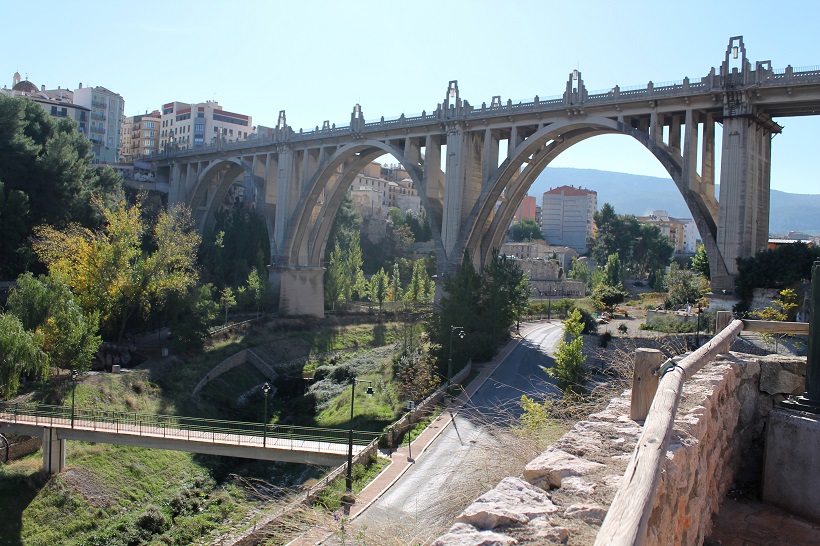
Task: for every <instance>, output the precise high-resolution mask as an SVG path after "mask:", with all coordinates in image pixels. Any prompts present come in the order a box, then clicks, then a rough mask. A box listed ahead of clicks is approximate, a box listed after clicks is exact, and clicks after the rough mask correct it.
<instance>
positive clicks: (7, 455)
mask: <svg viewBox="0 0 820 546" xmlns="http://www.w3.org/2000/svg"><path fill="white" fill-rule="evenodd" d="M42 445H43V439H42V438H41V437H40V436H32V437H31V438H28V439H26V440H20V441H17V442H14V443H12V444H11V445H10V446H9V447H8V448H7V447H6V446H5V442H3V443H2V445H0V462H6V460H9V461H13V460H15V459H19V458H20V457H25V456H26V455H31V454H32V453H34V452H35V451H37V450H38V449H40V447H42ZM6 450H8V452H6Z"/></svg>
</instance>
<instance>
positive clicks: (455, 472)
mask: <svg viewBox="0 0 820 546" xmlns="http://www.w3.org/2000/svg"><path fill="white" fill-rule="evenodd" d="M562 335H563V324H561V323H560V322H556V323H551V324H546V325H544V326H540V327H537V328H536V329H535V330H533V331H531V332H530V333H529V334H527V336H526V338H525V339H524V340H522V341H521V342H520V343H519V344H518V346H517V347H516V348H515V349H514V350H513V351H512V352H511V353H510V354H509V355H508V356H507V358H506V359H505V360H504V361H503V362H502V363H501V364H500V365H499V366H498V368H497V369H496V370H495V372H494V373H493V374H492V375H491V376H490V377H489V378H488V379H487V381H486V382H485V383H484V384H483V385H482V386H481V388H480V389H479V390H478V391H477V392H476V393H475V394H474V395H473V397H472V400H471V404H468V405H467V406H465V407H464V408H463V409H461V410H459V412H458V413H457V414H456V416H455V419H454V421H453V422H452V423H450V424H448V425H447V426H446V427H445V430H444V431H443V432H442V433H441V434H440V435H439V437H438V438H437V439H436V440H435V441H434V442H433V443H432V444H431V445H430V446H429V448H428V449H427V451H425V452H424V454H423V455H422V456H421V457H420V458H419V459H418V461H417V463H416V464H415V465H413V467H411V468H410V469H409V470H408V471H407V472H406V473H405V474H404V475H403V476H402V477H401V478H400V479H399V480H398V481H397V482H396V483H395V484H394V485H393V486H392V487H391V488H390V489H388V490H387V491H386V492H385V493H384V494H383V495H382V497H381V498H379V499H378V500H377V501H375V502H374V503H373V504H372V505H371V506H370V507H369V508H368V509H367V510H366V511H365V512H363V513H362V514H361V515H359V516H358V517H357V518H356V520H355V521H354V522H353V525H354V527H355V528H357V529H359V530H363V531H364V533H365V534H366V535H367V536H369V537H371V538H374V537H375V538H376V539H377V540H378V537H380V536H381V537H383V538H389V537H393V538H394V540H395V537H398V536H401V537H402V542H404V543H407V542H411V541H413V542H415V541H419V542H427V541H429V540H432V539H433V538H435V537H436V536H438V535H440V534H441V533H442V532H444V531H446V530H447V529H448V528H449V527H450V525H451V524H452V520H453V518H454V517H455V516H456V515H457V514H458V513H459V512H460V511H461V510H462V509H463V507H464V506H465V505H466V504H468V503H470V502H472V501H473V500H474V499H475V497H476V496H477V495H479V494H481V493H482V492H484V491H486V490H487V489H489V488H492V487H494V486H495V485H496V483H497V482H498V480H499V479H500V477H501V476H498V472H497V471H496V472H494V470H497V469H499V468H501V467H503V466H505V464H504V463H507V466H508V465H509V463H510V461H514V460H516V459H517V458H519V457H520V456H522V455H524V456H526V460H522V468H523V464H525V463H526V462H528V461H529V460H530V459H531V458H532V457H530V456H529V454H527V453H510V451H511V450H515V447H514V446H511V445H510V444H509V441H508V440H509V439H507V441H504V444H503V446H502V444H501V443H500V440H499V439H498V438H497V436H498V434H499V432H498V430H497V429H495V428H494V427H493V426H492V425H491V423H492V422H495V421H499V420H500V421H504V420H506V418H508V416H509V415H510V414H511V413H512V414H516V415H517V414H519V413H520V409H519V407H518V401H519V400H520V398H521V395H522V394H527V395H528V396H530V397H534V398H536V399H542V398H543V397H544V396H545V395H546V394H548V393H555V392H557V390H556V389H555V387H554V386H553V385H552V383H551V381H552V380H551V379H549V378H548V376H547V374H546V372H545V369H546V368H548V367H550V366H552V365H553V364H554V361H553V359H552V351H553V349H554V347H555V346H556V345H557V344H558V342H559V341H560V339H561V337H562ZM516 455H519V457H516ZM533 456H534V455H533ZM499 459H507V460H506V461H505V460H501V461H499ZM513 472H516V471H513ZM519 472H520V470H519ZM503 475H507V474H503Z"/></svg>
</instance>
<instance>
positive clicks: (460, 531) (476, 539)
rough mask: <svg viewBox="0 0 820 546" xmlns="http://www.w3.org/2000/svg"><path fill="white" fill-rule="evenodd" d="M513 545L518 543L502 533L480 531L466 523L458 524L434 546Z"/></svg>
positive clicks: (434, 543) (438, 539) (437, 540)
mask: <svg viewBox="0 0 820 546" xmlns="http://www.w3.org/2000/svg"><path fill="white" fill-rule="evenodd" d="M512 544H518V541H517V540H515V539H514V538H512V537H508V536H506V535H502V534H500V533H494V532H492V531H479V530H478V529H476V528H475V527H473V526H472V525H468V524H466V523H456V524H455V525H453V526H452V527H451V528H450V530H449V531H448V532H447V534H446V535H443V536H441V537H439V538H437V539H436V541H435V542H433V546H508V545H512Z"/></svg>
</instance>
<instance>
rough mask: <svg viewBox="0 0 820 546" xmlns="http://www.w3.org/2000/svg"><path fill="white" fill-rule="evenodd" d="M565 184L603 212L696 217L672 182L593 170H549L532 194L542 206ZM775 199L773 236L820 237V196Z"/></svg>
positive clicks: (784, 194) (777, 196)
mask: <svg viewBox="0 0 820 546" xmlns="http://www.w3.org/2000/svg"><path fill="white" fill-rule="evenodd" d="M564 184H567V185H575V186H579V185H580V186H583V187H585V188H589V189H591V190H595V191H597V192H598V207H599V208H600V206H601V205H602V204H604V203H611V204H612V206H613V207H615V210H616V211H617V212H618V213H621V214H635V215H645V214H648V213H649V212H651V211H652V210H665V211H667V212H669V214H670V215H671V216H679V217H684V218H688V217H691V216H692V215H691V213H690V212H689V209H688V208H687V207H686V203H684V201H683V197H681V195H680V193H679V192H678V190H677V188H676V187H675V184H674V183H673V182H672V180H671V179H669V178H657V177H654V176H639V175H634V174H625V173H616V172H608V171H596V170H591V169H566V168H547V169H546V171H545V172H544V173H542V174H541V176H539V177H538V179H537V180H536V181H535V184H533V185H532V187H531V188H530V191H529V194H530V195H533V196H535V197H536V199H537V200H538V203H539V204H540V203H541V195H542V194H543V193H544V192H545V191H547V190H548V189H550V188H554V187H556V186H562V185H564ZM718 191H719V189H718ZM771 199H772V201H771V218H770V221H769V233H778V234H782V233H788V232H789V231H803V232H806V233H810V234H814V235H817V234H820V195H803V194H796V193H787V192H783V191H779V190H772V192H771Z"/></svg>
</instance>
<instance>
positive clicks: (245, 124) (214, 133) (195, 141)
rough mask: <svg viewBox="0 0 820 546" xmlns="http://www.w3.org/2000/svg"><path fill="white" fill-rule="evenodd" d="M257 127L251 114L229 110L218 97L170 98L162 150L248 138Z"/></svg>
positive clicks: (165, 110) (163, 118) (164, 109)
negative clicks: (202, 99)
mask: <svg viewBox="0 0 820 546" xmlns="http://www.w3.org/2000/svg"><path fill="white" fill-rule="evenodd" d="M254 129H255V128H254V126H253V119H252V118H251V116H246V115H245V114H237V113H234V112H228V111H227V110H225V109H223V108H222V106H220V105H219V103H217V102H216V101H206V102H201V103H197V104H189V103H187V102H178V101H174V102H169V103H166V104H163V105H162V116H161V120H160V134H159V150H160V151H164V150H166V149H168V147H169V146H170V147H173V148H183V149H185V148H196V147H199V146H209V145H211V144H218V143H219V142H236V141H239V140H246V139H247V138H248V136H249V135H253V134H254Z"/></svg>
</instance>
